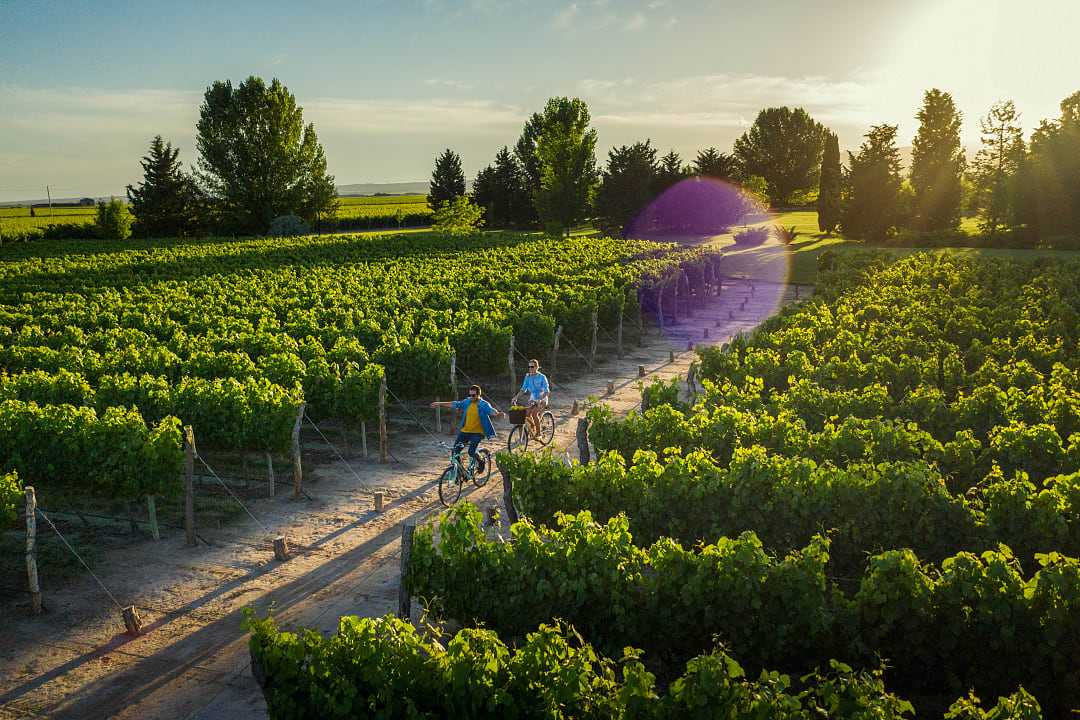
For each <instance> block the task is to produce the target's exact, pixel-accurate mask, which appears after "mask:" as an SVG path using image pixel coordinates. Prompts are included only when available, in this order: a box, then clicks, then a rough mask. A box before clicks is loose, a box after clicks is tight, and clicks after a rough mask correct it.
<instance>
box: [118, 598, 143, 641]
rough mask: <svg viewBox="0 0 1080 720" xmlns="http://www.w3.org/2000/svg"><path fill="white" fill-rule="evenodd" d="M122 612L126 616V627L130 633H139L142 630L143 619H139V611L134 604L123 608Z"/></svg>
mask: <svg viewBox="0 0 1080 720" xmlns="http://www.w3.org/2000/svg"><path fill="white" fill-rule="evenodd" d="M120 614H121V616H123V618H124V628H125V629H126V630H127V633H128V635H139V634H140V633H141V632H142V620H140V619H139V611H138V610H136V609H135V606H134V605H128V606H127V607H126V608H121V610H120Z"/></svg>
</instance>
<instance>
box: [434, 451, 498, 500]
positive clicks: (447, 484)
mask: <svg viewBox="0 0 1080 720" xmlns="http://www.w3.org/2000/svg"><path fill="white" fill-rule="evenodd" d="M439 444H440V445H442V446H443V447H444V448H447V449H448V450H449V451H450V465H449V466H447V468H446V469H445V470H443V471H442V475H440V476H439V502H441V503H442V504H443V507H450V506H451V505H453V504H454V503H456V502H457V501H458V498H460V497H461V486H462V485H464V484H465V483H467V482H468V481H469V480H472V481H473V484H474V485H476V487H484V485H485V484H486V483H487V481H488V480H489V479H490V478H491V466H492V463H493V462H494V461H493V460H492V457H491V451H490V450H488V449H487V448H480V449H478V450H477V451H476V454H477V455H479V456H480V464H479V465H478V466H477V465H475V464H474V462H473V459H472V457H469V464H468V466H466V465H465V463H464V461H462V459H461V450H458V451H457V452H456V453H455V452H454V448H452V447H450V446H449V445H447V444H446V443H444V442H440V443H439ZM463 449H464V448H463Z"/></svg>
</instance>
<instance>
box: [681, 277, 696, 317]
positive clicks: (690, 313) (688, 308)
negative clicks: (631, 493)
mask: <svg viewBox="0 0 1080 720" xmlns="http://www.w3.org/2000/svg"><path fill="white" fill-rule="evenodd" d="M682 281H683V285H685V290H686V292H685V293H683V295H685V296H686V300H684V301H683V304H684V305H686V317H693V315H694V308H693V306H692V304H691V297H690V278H689V277H687V275H686V271H685V270H683V271H682Z"/></svg>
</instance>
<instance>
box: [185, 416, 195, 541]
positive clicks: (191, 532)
mask: <svg viewBox="0 0 1080 720" xmlns="http://www.w3.org/2000/svg"><path fill="white" fill-rule="evenodd" d="M184 544H186V545H187V546H188V547H195V430H194V429H193V428H192V427H191V426H190V425H185V426H184Z"/></svg>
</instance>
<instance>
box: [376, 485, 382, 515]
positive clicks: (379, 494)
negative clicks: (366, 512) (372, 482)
mask: <svg viewBox="0 0 1080 720" xmlns="http://www.w3.org/2000/svg"><path fill="white" fill-rule="evenodd" d="M383 497H384V496H383V492H382V490H376V491H375V512H377V513H381V512H382V511H383Z"/></svg>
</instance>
